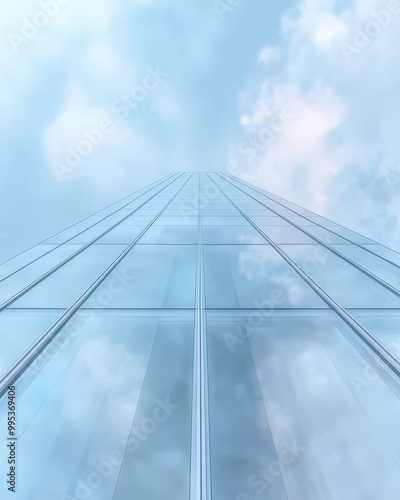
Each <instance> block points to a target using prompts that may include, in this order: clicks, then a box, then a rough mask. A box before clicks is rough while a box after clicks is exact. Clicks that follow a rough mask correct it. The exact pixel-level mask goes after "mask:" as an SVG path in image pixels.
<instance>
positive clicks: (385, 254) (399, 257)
mask: <svg viewBox="0 0 400 500" xmlns="http://www.w3.org/2000/svg"><path fill="white" fill-rule="evenodd" d="M362 246H363V247H364V248H365V249H366V250H369V251H370V252H373V253H375V254H376V255H379V256H380V257H382V258H384V259H387V260H389V261H390V262H393V263H394V264H396V265H397V266H400V254H399V253H398V252H395V251H394V250H391V249H390V248H386V247H384V246H382V245H362Z"/></svg>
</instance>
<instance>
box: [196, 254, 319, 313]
mask: <svg viewBox="0 0 400 500" xmlns="http://www.w3.org/2000/svg"><path fill="white" fill-rule="evenodd" d="M204 256H205V273H206V274H205V276H206V296H207V307H238V306H240V307H249V308H260V307H263V308H267V309H274V308H282V307H323V308H324V307H327V306H326V304H325V302H324V301H323V300H322V299H320V298H319V297H318V295H317V294H316V293H315V292H314V291H313V290H312V289H311V288H310V287H309V286H308V285H307V284H306V283H305V282H304V280H302V279H301V278H300V277H299V275H298V274H297V273H295V272H294V271H293V270H292V269H291V267H290V266H289V265H288V264H287V263H286V262H285V261H284V260H283V259H282V257H281V256H280V255H279V254H278V253H277V252H276V251H275V250H274V249H273V248H272V247H271V246H269V245H253V246H241V245H235V246H233V245H232V246H222V245H221V246H214V245H213V246H206V247H204Z"/></svg>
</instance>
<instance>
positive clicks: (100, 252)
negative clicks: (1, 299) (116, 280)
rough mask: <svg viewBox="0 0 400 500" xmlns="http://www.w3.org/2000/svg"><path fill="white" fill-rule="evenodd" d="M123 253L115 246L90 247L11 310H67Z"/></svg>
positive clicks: (17, 302)
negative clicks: (37, 308)
mask: <svg viewBox="0 0 400 500" xmlns="http://www.w3.org/2000/svg"><path fill="white" fill-rule="evenodd" d="M123 250H124V247H121V246H117V245H93V246H91V247H89V248H87V249H86V250H84V251H83V252H82V253H80V254H79V255H77V256H76V257H75V258H74V259H72V260H71V261H69V262H67V263H66V264H64V265H63V266H62V267H60V269H58V270H57V271H55V272H54V273H53V274H51V275H50V276H48V277H47V278H46V279H45V280H44V281H42V282H40V283H39V284H38V285H36V286H35V287H34V288H32V290H30V291H29V292H27V293H26V294H24V295H22V297H21V298H19V299H18V300H16V301H15V302H14V303H13V304H11V306H10V307H12V308H30V307H43V308H46V309H47V308H56V309H60V308H61V309H64V308H67V307H69V306H70V305H71V304H72V303H73V302H74V301H75V300H76V299H77V298H78V297H79V296H80V295H81V294H82V293H83V292H84V291H85V290H86V289H87V288H88V287H89V286H90V285H91V284H92V283H93V282H94V281H95V280H96V279H97V278H98V277H99V276H100V274H101V273H102V272H103V271H104V270H105V269H106V268H107V267H108V266H109V265H110V264H111V263H112V262H113V261H114V260H115V259H116V258H117V257H118V255H119V254H120V253H121V252H122V251H123Z"/></svg>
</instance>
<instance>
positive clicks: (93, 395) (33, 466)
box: [0, 315, 193, 500]
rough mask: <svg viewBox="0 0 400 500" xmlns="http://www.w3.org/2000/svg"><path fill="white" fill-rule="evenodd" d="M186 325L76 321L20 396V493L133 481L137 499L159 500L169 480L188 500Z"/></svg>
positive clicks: (97, 494) (53, 494)
mask: <svg viewBox="0 0 400 500" xmlns="http://www.w3.org/2000/svg"><path fill="white" fill-rule="evenodd" d="M192 328H193V327H192V324H190V323H182V324H179V323H173V324H171V325H165V324H163V325H159V321H157V320H156V319H155V318H154V319H153V318H151V317H150V318H146V319H134V318H129V317H125V318H118V317H107V318H106V317H104V316H98V315H97V316H96V317H95V319H94V320H92V321H91V322H90V323H87V324H85V325H84V326H82V327H81V329H80V331H79V334H77V335H74V336H73V337H72V338H71V340H69V341H67V342H66V343H65V345H64V348H63V349H59V350H58V351H57V352H56V354H55V355H54V356H53V357H52V358H51V359H50V361H49V362H48V363H46V364H45V366H44V367H43V368H42V369H41V371H40V373H39V374H37V375H36V378H35V379H34V380H33V381H31V382H30V384H29V386H27V388H26V390H25V392H24V393H23V394H22V395H21V397H20V399H19V411H20V419H19V424H18V425H19V430H20V435H21V436H22V438H21V439H20V441H19V453H20V459H19V463H18V467H19V473H20V474H21V477H23V478H24V480H23V481H21V483H20V485H19V497H20V498H29V497H30V493H29V492H30V491H35V494H36V493H37V497H38V498H41V499H44V500H46V499H48V500H54V498H66V497H65V495H70V496H72V497H74V496H75V497H77V498H80V496H82V495H83V496H84V495H85V494H87V495H88V494H90V492H91V495H90V496H91V497H93V498H97V499H100V498H102V499H107V500H112V499H113V498H126V497H127V496H126V495H127V490H126V489H125V488H126V487H129V488H128V491H130V492H132V491H133V492H134V493H135V495H134V496H135V498H143V499H144V498H149V496H150V497H151V498H164V496H160V495H161V492H162V495H165V488H167V487H168V491H172V492H174V493H176V495H173V497H174V498H185V496H184V493H185V492H187V484H188V470H189V469H188V467H189V465H188V464H189V460H188V454H189V432H188V430H189V429H190V410H189V409H190V386H191V363H192V362H191V356H192V350H191V343H192V339H191V331H192ZM166 350H168V351H169V352H170V353H171V356H169V357H168V358H166V357H165V352H166ZM163 364H165V369H163ZM166 371H167V372H168V374H166V373H165V372H166ZM161 374H162V376H160V375H161ZM83 381H84V383H83ZM116 415H117V416H118V418H116ZM1 424H2V425H3V427H4V425H5V422H4V420H3V421H1ZM136 426H137V427H138V432H139V433H140V434H139V435H140V437H139V438H137V440H136V441H135V438H134V437H133V434H131V433H132V432H134V431H133V429H135V428H136ZM154 426H156V428H154ZM43 429H46V432H42V430H43ZM4 448H5V447H2V450H1V452H0V453H1V458H3V455H4V452H5V450H4ZM148 457H152V460H149V459H148ZM156 457H157V458H156ZM172 458H174V460H172ZM2 463H3V461H2ZM5 468H6V464H4V463H3V467H2V472H4V471H5ZM102 471H103V472H104V476H101V477H102V483H101V488H100V485H97V487H95V486H94V485H95V481H94V479H95V477H93V474H95V473H99V472H102ZM125 471H126V472H125ZM128 471H129V472H128ZM155 475H156V476H157V477H158V481H156V482H154V481H149V478H150V477H151V478H152V477H154V476H155ZM44 476H46V477H47V480H46V481H43V477H44ZM91 479H93V483H92V482H91ZM126 483H128V484H127V486H125V484H126ZM185 483H186V485H185ZM2 487H3V485H2ZM156 492H158V495H157V494H156ZM114 495H117V497H115V496H114ZM123 495H124V496H123ZM67 498H68V497H67Z"/></svg>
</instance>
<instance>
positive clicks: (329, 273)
mask: <svg viewBox="0 0 400 500" xmlns="http://www.w3.org/2000/svg"><path fill="white" fill-rule="evenodd" d="M281 248H282V249H283V251H284V252H285V253H286V254H287V255H288V256H289V257H290V258H291V259H293V260H294V261H295V262H296V263H297V264H298V265H299V266H300V267H301V268H302V269H303V270H304V271H305V272H306V273H307V274H308V275H309V276H310V277H311V278H312V279H313V280H314V281H315V282H316V283H317V284H318V285H319V286H320V287H321V288H323V289H324V290H325V292H327V293H328V294H329V295H330V296H331V297H332V298H333V299H334V300H336V301H337V302H338V303H339V304H340V305H341V306H342V307H347V308H355V309H358V308H366V307H385V308H386V307H400V299H399V298H398V297H396V296H395V295H394V294H393V293H391V292H389V291H388V290H387V289H386V288H383V287H382V286H380V285H379V284H378V283H376V282H375V281H374V280H372V279H371V278H369V277H368V276H367V275H366V274H364V273H362V272H361V271H359V270H358V269H357V268H356V267H354V266H353V265H351V264H349V263H348V262H346V261H345V260H343V259H341V258H340V257H338V256H337V255H335V254H334V253H332V252H331V251H329V250H328V249H327V248H324V247H321V246H320V245H311V246H310V245H283V246H281Z"/></svg>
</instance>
